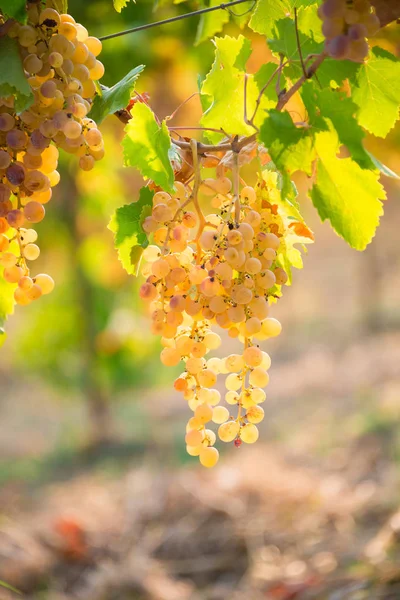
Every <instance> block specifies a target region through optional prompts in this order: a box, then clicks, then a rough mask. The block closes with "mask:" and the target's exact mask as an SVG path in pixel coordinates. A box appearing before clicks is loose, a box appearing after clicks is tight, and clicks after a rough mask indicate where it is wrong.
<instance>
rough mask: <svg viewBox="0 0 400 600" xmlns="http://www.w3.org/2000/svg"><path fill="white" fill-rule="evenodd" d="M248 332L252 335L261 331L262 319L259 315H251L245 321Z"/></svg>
mask: <svg viewBox="0 0 400 600" xmlns="http://www.w3.org/2000/svg"><path fill="white" fill-rule="evenodd" d="M245 328H246V333H247V334H248V335H249V336H252V335H254V334H256V333H258V332H259V331H261V321H260V319H257V317H250V319H247V321H246V323H245Z"/></svg>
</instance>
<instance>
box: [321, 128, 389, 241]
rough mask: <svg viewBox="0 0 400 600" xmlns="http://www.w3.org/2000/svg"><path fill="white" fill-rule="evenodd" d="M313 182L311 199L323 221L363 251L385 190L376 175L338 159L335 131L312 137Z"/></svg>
mask: <svg viewBox="0 0 400 600" xmlns="http://www.w3.org/2000/svg"><path fill="white" fill-rule="evenodd" d="M315 148H316V152H317V155H318V159H319V160H318V167H317V169H318V174H317V180H316V183H315V184H314V186H313V188H312V190H311V198H312V201H313V203H314V205H315V207H316V208H317V210H318V213H319V216H320V217H321V219H322V220H323V221H325V219H329V221H330V223H331V225H332V227H333V229H334V230H335V231H336V233H338V234H339V235H340V236H341V237H343V238H344V239H345V240H346V242H347V243H348V244H349V245H350V246H351V247H352V248H355V249H356V250H364V249H365V247H366V246H367V245H368V244H369V243H370V241H371V240H372V238H373V237H374V235H375V230H376V228H377V226H378V225H379V217H380V216H381V215H382V214H383V207H382V202H381V200H383V199H385V197H386V196H385V191H384V189H383V187H382V185H381V184H380V183H379V174H378V173H376V172H373V171H368V170H365V169H362V168H361V167H360V166H359V165H358V164H357V163H356V162H354V161H353V160H352V159H351V158H338V157H337V151H338V148H339V140H338V137H337V134H336V132H334V131H330V132H323V133H319V134H317V136H316V142H315Z"/></svg>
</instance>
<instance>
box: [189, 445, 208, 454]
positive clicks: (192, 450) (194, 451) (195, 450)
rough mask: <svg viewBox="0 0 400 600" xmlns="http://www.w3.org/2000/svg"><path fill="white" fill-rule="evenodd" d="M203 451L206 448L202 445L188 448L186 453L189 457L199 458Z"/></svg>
mask: <svg viewBox="0 0 400 600" xmlns="http://www.w3.org/2000/svg"><path fill="white" fill-rule="evenodd" d="M203 449H204V446H203V445H202V444H200V445H199V446H186V452H187V453H188V454H189V456H199V454H200V452H201V451H202V450H203Z"/></svg>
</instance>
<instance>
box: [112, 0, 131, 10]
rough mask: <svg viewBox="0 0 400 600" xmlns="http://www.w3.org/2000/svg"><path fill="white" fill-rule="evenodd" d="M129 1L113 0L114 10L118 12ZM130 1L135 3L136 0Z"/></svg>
mask: <svg viewBox="0 0 400 600" xmlns="http://www.w3.org/2000/svg"><path fill="white" fill-rule="evenodd" d="M129 1H130V0H113V4H114V8H115V10H116V11H117V12H119V13H120V12H121V11H122V9H123V8H125V6H127V4H128V2H129ZM132 2H135V4H136V0H132Z"/></svg>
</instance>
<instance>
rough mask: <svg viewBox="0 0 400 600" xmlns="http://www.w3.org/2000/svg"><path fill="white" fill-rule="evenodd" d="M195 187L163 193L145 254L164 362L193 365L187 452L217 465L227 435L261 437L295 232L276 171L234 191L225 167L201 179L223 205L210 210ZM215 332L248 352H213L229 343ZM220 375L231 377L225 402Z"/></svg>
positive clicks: (180, 385) (183, 389)
mask: <svg viewBox="0 0 400 600" xmlns="http://www.w3.org/2000/svg"><path fill="white" fill-rule="evenodd" d="M195 187H196V186H194V185H193V184H187V185H184V184H183V183H181V182H179V181H176V182H175V191H174V193H172V194H169V193H167V192H165V191H162V190H161V191H157V192H156V193H155V194H154V196H153V207H152V213H151V215H150V216H148V217H146V218H145V220H144V222H143V229H144V230H145V231H146V233H147V234H148V235H149V237H150V238H151V242H152V243H151V244H150V245H149V246H148V247H147V248H146V249H145V250H144V253H143V259H144V263H143V266H142V274H143V276H144V277H145V278H146V281H145V283H143V285H142V286H141V288H140V296H141V298H142V299H143V300H144V301H145V302H146V303H147V304H148V306H149V311H150V313H151V321H152V323H151V329H152V332H153V333H154V334H156V335H159V336H160V337H161V342H162V345H163V349H162V351H161V362H162V364H163V365H166V366H171V367H174V366H177V365H178V364H180V363H181V362H183V364H184V371H183V372H182V373H181V374H180V375H179V377H178V378H177V379H176V380H175V383H174V387H175V389H176V390H177V391H178V392H180V393H181V394H182V395H183V398H184V399H185V400H186V401H187V403H188V406H189V408H190V409H191V411H192V412H193V415H192V416H191V418H190V419H189V421H188V423H187V427H186V435H185V442H186V447H187V452H188V453H189V454H190V455H191V456H198V457H199V460H200V463H201V464H202V465H203V466H205V467H213V466H214V465H215V464H216V463H217V461H218V458H219V453H218V450H217V449H216V448H215V442H216V439H217V436H218V438H219V439H220V440H221V441H222V442H233V443H234V444H235V446H236V447H239V446H240V445H241V444H242V442H244V443H245V444H252V443H254V442H255V441H256V440H257V439H258V435H259V432H258V428H257V425H258V424H259V423H261V421H262V420H263V418H264V410H263V408H262V406H261V405H262V403H263V402H264V401H265V400H266V393H265V391H264V388H265V387H266V386H267V385H268V382H269V375H268V370H269V368H270V365H271V359H270V357H269V355H268V354H267V353H266V352H265V351H263V350H262V349H261V348H260V346H259V343H260V341H262V340H266V339H269V338H272V337H275V336H277V335H279V334H280V332H281V324H280V323H279V321H278V320H277V319H275V318H273V317H271V316H269V311H270V299H271V298H272V297H277V296H279V295H280V289H281V286H282V285H284V284H285V283H286V282H287V280H288V276H287V273H286V272H285V270H284V269H283V268H282V266H281V262H280V260H279V254H280V252H282V251H284V247H285V235H286V233H287V232H288V229H287V224H286V223H285V222H284V219H283V217H282V216H281V215H280V213H279V210H278V205H277V204H276V202H275V200H276V198H277V196H279V194H280V192H279V190H278V187H277V178H276V174H275V173H271V177H270V181H269V183H268V184H267V183H266V182H265V180H264V179H260V181H259V183H258V184H257V185H256V186H255V187H252V186H248V185H243V187H242V188H241V190H240V191H238V193H233V192H232V181H231V179H230V178H229V177H227V175H226V173H221V172H220V170H217V176H216V178H206V179H204V180H203V181H202V182H201V184H200V195H201V196H202V197H203V199H204V201H208V203H209V204H210V207H211V210H212V211H213V212H210V213H209V214H207V215H203V213H202V211H201V210H200V206H199V201H198V199H197V198H196V191H195ZM215 328H219V329H222V330H224V331H225V335H226V336H227V337H229V338H232V340H233V339H238V341H239V342H240V343H241V348H242V349H241V351H240V352H238V353H233V354H230V355H229V356H227V357H225V358H218V357H215V356H210V353H211V352H213V351H214V350H216V349H218V348H219V346H220V345H221V341H222V340H221V336H220V335H219V334H218V333H217V332H216V331H214V329H215ZM218 375H224V376H225V388H226V392H225V397H224V398H222V397H221V393H220V391H219V390H218V389H217V387H216V383H217V378H218ZM232 413H233V414H232ZM213 424H214V425H217V426H218V428H217V433H215V432H214V430H213V429H212V428H211V427H212V425H213ZM210 425H211V427H210Z"/></svg>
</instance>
